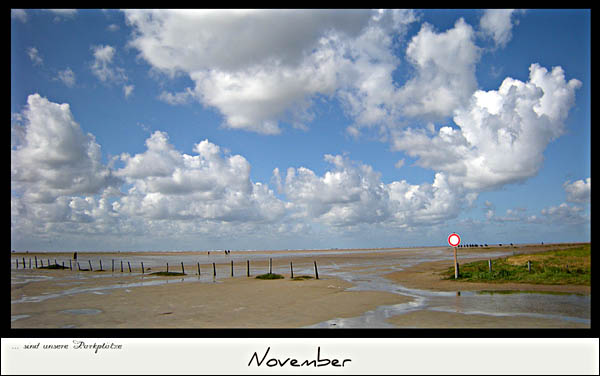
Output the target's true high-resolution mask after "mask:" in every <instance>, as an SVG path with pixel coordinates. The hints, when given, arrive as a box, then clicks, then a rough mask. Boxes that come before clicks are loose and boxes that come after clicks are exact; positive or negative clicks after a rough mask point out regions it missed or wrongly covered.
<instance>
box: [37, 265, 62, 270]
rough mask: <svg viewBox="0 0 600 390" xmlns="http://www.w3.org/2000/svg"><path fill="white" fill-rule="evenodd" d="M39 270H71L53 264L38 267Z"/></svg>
mask: <svg viewBox="0 0 600 390" xmlns="http://www.w3.org/2000/svg"><path fill="white" fill-rule="evenodd" d="M38 268H39V269H69V267H63V266H62V265H59V264H51V265H47V266H43V267H38Z"/></svg>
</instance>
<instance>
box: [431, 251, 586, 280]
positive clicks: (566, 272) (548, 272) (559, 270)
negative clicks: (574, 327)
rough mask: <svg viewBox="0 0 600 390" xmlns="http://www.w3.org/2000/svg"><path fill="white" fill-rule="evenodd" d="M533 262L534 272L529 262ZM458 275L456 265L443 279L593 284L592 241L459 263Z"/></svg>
mask: <svg viewBox="0 0 600 390" xmlns="http://www.w3.org/2000/svg"><path fill="white" fill-rule="evenodd" d="M529 262H531V272H529V268H528V263H529ZM459 271H460V274H459V278H458V279H454V266H452V267H450V268H448V270H446V271H445V272H444V273H443V274H442V275H443V277H444V279H448V280H457V281H466V282H490V283H505V282H515V283H531V284H573V285H586V286H589V285H590V280H591V244H584V245H581V246H577V247H574V248H568V249H562V250H551V251H546V252H541V253H534V254H524V255H515V256H510V257H507V258H501V259H496V260H492V272H490V271H489V266H488V261H487V260H483V261H476V262H472V263H467V264H461V265H460V269H459Z"/></svg>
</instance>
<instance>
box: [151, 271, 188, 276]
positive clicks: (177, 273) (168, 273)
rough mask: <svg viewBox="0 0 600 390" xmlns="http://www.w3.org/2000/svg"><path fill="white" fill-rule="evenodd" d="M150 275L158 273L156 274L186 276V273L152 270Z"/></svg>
mask: <svg viewBox="0 0 600 390" xmlns="http://www.w3.org/2000/svg"><path fill="white" fill-rule="evenodd" d="M150 275H156V276H184V275H185V274H184V273H182V272H170V271H169V272H166V271H160V272H152V273H151V274H150Z"/></svg>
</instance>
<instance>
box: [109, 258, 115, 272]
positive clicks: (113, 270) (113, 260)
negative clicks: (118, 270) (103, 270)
mask: <svg viewBox="0 0 600 390" xmlns="http://www.w3.org/2000/svg"><path fill="white" fill-rule="evenodd" d="M110 272H115V259H112V267H111V269H110Z"/></svg>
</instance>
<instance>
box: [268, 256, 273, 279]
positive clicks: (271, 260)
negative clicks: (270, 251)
mask: <svg viewBox="0 0 600 390" xmlns="http://www.w3.org/2000/svg"><path fill="white" fill-rule="evenodd" d="M272 273H273V259H272V258H270V257H269V275H270V274H272Z"/></svg>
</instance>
